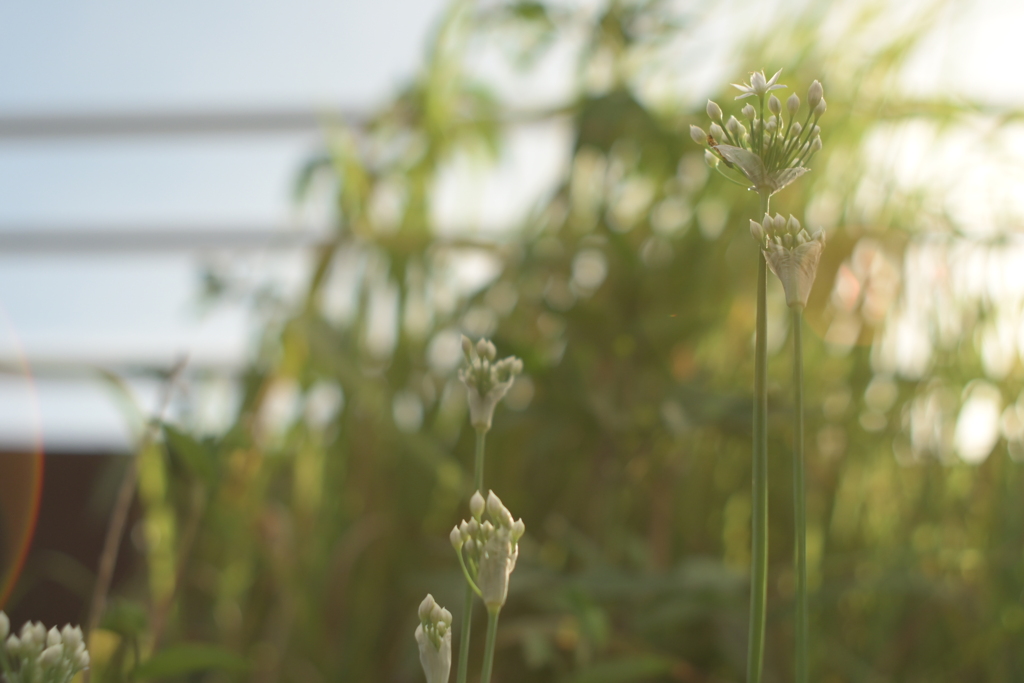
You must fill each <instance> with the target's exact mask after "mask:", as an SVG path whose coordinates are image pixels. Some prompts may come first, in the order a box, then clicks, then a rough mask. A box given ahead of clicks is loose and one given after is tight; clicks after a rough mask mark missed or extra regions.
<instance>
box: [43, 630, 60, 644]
mask: <svg viewBox="0 0 1024 683" xmlns="http://www.w3.org/2000/svg"><path fill="white" fill-rule="evenodd" d="M59 644H60V631H58V630H57V627H56V626H51V627H50V630H49V631H47V632H46V645H47V647H53V646H54V645H59Z"/></svg>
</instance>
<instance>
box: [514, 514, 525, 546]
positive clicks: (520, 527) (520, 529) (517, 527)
mask: <svg viewBox="0 0 1024 683" xmlns="http://www.w3.org/2000/svg"><path fill="white" fill-rule="evenodd" d="M511 533H512V542H513V543H518V542H519V539H520V538H522V537H523V534H525V533H526V525H525V524H523V520H522V519H517V520H516V521H515V522H513V524H512V531H511Z"/></svg>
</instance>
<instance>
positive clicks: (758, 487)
mask: <svg viewBox="0 0 1024 683" xmlns="http://www.w3.org/2000/svg"><path fill="white" fill-rule="evenodd" d="M769 198H770V195H769V194H768V191H767V190H766V191H764V192H763V193H762V194H761V214H762V215H761V217H762V218H763V216H764V214H766V213H768V201H769ZM767 288H768V266H767V264H766V263H765V260H764V252H763V251H762V250H761V249H760V248H758V250H757V327H756V331H755V334H754V452H753V467H752V470H753V471H752V474H753V476H752V479H753V489H752V496H751V507H752V509H751V524H752V530H751V545H752V548H751V558H750V559H751V564H752V567H751V571H750V640H749V642H748V644H747V683H760V681H761V670H762V668H763V665H764V634H765V617H766V614H767V605H768V342H767V338H766V337H767V334H768V304H767V296H768V289H767Z"/></svg>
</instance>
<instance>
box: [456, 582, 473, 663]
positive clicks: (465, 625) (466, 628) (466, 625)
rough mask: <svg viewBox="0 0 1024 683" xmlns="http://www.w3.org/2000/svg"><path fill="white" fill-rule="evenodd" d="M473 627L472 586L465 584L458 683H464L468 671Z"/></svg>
mask: <svg viewBox="0 0 1024 683" xmlns="http://www.w3.org/2000/svg"><path fill="white" fill-rule="evenodd" d="M472 627H473V586H471V585H470V584H469V581H467V582H466V599H465V600H464V601H463V608H462V635H461V636H460V638H459V671H458V674H457V677H456V680H457V681H458V683H466V672H467V671H468V670H469V632H470V629H471V628H472Z"/></svg>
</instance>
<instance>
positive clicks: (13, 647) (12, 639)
mask: <svg viewBox="0 0 1024 683" xmlns="http://www.w3.org/2000/svg"><path fill="white" fill-rule="evenodd" d="M4 647H6V648H7V654H9V655H10V656H12V657H16V656H17V655H18V653H19V652H21V638H19V637H18V636H16V635H14V634H13V633H12V634H11V635H9V636H8V637H7V642H6V643H4Z"/></svg>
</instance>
